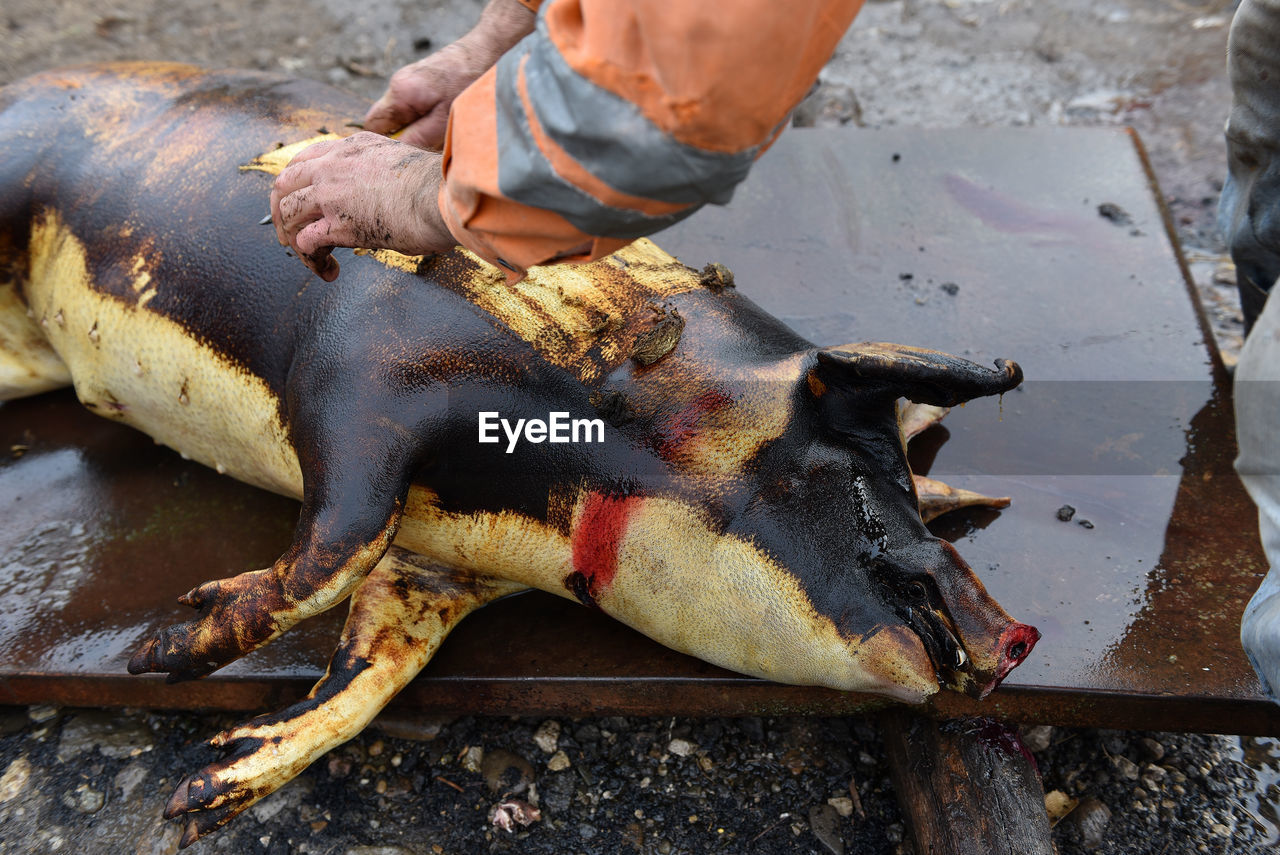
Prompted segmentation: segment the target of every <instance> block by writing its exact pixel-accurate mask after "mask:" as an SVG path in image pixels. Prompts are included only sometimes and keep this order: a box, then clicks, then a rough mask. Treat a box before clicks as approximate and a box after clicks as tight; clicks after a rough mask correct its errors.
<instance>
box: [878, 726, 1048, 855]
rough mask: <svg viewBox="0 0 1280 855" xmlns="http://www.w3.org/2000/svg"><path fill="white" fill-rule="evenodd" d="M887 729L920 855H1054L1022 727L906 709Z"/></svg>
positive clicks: (896, 782)
mask: <svg viewBox="0 0 1280 855" xmlns="http://www.w3.org/2000/svg"><path fill="white" fill-rule="evenodd" d="M880 725H881V734H882V735H883V737H884V743H885V751H886V753H887V755H888V760H889V774H890V776H891V777H892V779H893V786H894V789H895V790H896V791H897V795H898V803H899V804H900V805H901V806H902V814H903V819H904V821H905V823H906V826H907V832H908V834H909V835H910V836H911V838H912V842H913V843H914V844H915V851H916V855H1054V851H1055V850H1054V847H1053V842H1052V840H1051V839H1050V836H1049V818H1048V816H1047V815H1046V814H1045V808H1044V787H1043V785H1042V784H1041V782H1040V773H1039V772H1038V771H1037V770H1036V766H1035V761H1034V760H1033V759H1032V757H1031V754H1030V752H1029V751H1027V749H1026V747H1025V746H1024V745H1023V744H1022V740H1021V739H1020V738H1019V737H1018V731H1017V729H1016V728H1015V727H1014V726H1012V725H1007V724H1003V723H1001V722H997V721H994V720H992V719H960V720H956V721H948V722H936V721H933V720H932V719H927V718H922V717H920V716H917V715H912V714H911V713H907V712H901V711H895V712H891V713H887V714H885V715H884V716H883V717H882V718H881V720H880Z"/></svg>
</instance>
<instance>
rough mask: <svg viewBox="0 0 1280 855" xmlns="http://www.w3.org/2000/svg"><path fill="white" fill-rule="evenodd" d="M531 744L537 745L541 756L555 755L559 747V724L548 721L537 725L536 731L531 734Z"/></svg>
mask: <svg viewBox="0 0 1280 855" xmlns="http://www.w3.org/2000/svg"><path fill="white" fill-rule="evenodd" d="M533 744H534V745H537V746H538V748H539V749H540V750H541V751H542V753H543V754H555V753H556V749H557V748H558V747H559V746H560V722H558V721H554V720H551V719H548V720H547V721H544V722H543V723H542V724H540V725H538V729H537V731H536V732H535V733H534V734H533Z"/></svg>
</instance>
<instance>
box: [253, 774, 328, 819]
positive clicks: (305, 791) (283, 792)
mask: <svg viewBox="0 0 1280 855" xmlns="http://www.w3.org/2000/svg"><path fill="white" fill-rule="evenodd" d="M314 790H315V782H313V781H312V780H311V779H310V778H308V777H305V776H304V777H301V778H294V779H293V780H292V781H290V782H289V783H287V784H285V785H284V786H283V787H281V788H280V789H278V790H276V791H275V792H274V793H272V794H271V795H269V796H267V797H266V798H264V799H263V800H262V801H260V802H258V803H257V804H255V805H254V806H253V807H251V808H249V814H250V815H251V816H253V818H254V819H256V820H257V821H258V822H260V823H262V824H263V825H266V824H267V823H268V822H270V821H271V820H272V819H273V818H274V817H275V815H276V814H278V813H280V812H281V811H285V810H287V811H288V812H289V813H296V812H297V810H298V806H299V805H301V804H302V802H303V800H304V799H305V798H306V797H307V796H309V795H311V793H312V792H313V791H314Z"/></svg>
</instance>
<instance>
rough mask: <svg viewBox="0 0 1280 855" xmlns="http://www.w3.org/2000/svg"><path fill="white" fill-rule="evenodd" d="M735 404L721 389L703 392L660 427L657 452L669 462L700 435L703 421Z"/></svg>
mask: <svg viewBox="0 0 1280 855" xmlns="http://www.w3.org/2000/svg"><path fill="white" fill-rule="evenodd" d="M732 403H733V398H730V397H729V396H728V395H727V394H725V393H724V392H722V391H720V390H719V389H712V390H710V391H707V392H703V393H702V394H701V395H699V396H698V397H697V398H695V399H694V400H693V402H692V403H690V404H689V406H687V407H685V408H684V409H683V410H681V411H680V412H678V413H674V414H672V415H671V416H669V417H667V419H666V420H665V421H663V422H662V423H661V424H660V425H658V440H657V452H658V454H659V455H660V456H661V457H662V458H663V459H664V460H669V459H670V458H672V457H674V456H675V455H676V454H678V453H679V452H680V449H682V448H683V447H684V446H685V444H686V443H688V441H689V440H691V439H693V438H694V437H695V436H697V434H698V427H699V425H700V423H701V422H702V419H703V418H704V417H706V416H707V415H709V414H711V413H714V412H716V411H717V410H719V409H722V408H723V407H726V406H728V405H729V404H732Z"/></svg>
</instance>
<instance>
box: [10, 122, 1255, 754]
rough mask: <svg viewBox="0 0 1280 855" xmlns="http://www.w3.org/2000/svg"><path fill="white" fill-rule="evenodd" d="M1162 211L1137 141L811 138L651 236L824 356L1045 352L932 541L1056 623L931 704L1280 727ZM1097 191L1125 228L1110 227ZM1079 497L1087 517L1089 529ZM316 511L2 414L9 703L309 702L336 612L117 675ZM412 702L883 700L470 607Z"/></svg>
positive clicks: (538, 598) (49, 413)
mask: <svg viewBox="0 0 1280 855" xmlns="http://www.w3.org/2000/svg"><path fill="white" fill-rule="evenodd" d="M1157 199H1158V194H1157V193H1156V191H1155V190H1154V188H1153V186H1152V184H1151V180H1150V177H1149V172H1148V170H1147V168H1146V166H1145V163H1144V160H1143V157H1142V155H1141V151H1140V148H1139V147H1138V146H1137V145H1136V141H1135V140H1134V139H1133V138H1132V137H1130V136H1129V135H1128V134H1127V133H1125V132H1124V131H1120V130H1099V129H1025V130H1008V129H1001V130H956V131H932V132H923V131H916V130H886V131H795V132H791V133H789V134H787V135H786V136H784V137H783V138H782V140H781V141H780V142H779V143H778V145H777V146H776V147H775V148H774V150H772V151H770V152H769V153H768V155H766V157H764V158H763V159H762V161H761V162H760V164H759V165H758V167H757V169H756V171H755V173H754V174H753V175H752V177H751V178H750V179H749V181H748V182H747V184H746V185H745V186H744V187H743V188H741V189H740V190H739V192H738V195H737V198H736V199H735V200H734V203H733V205H732V206H731V207H729V208H727V209H714V210H707V211H703V212H701V213H700V214H698V215H697V216H696V217H694V218H691V219H690V220H689V221H687V222H685V223H684V224H682V225H681V226H680V227H678V228H677V229H674V230H672V231H670V232H668V233H666V234H664V235H663V236H660V242H661V243H662V245H663V246H664V247H665V248H667V249H668V250H670V251H673V252H674V253H676V254H677V255H678V256H679V257H681V258H682V259H683V260H684V261H686V262H688V263H690V264H694V265H701V264H702V263H704V262H706V261H710V260H716V261H721V262H724V263H726V264H727V265H728V266H729V267H730V268H731V269H733V270H734V272H735V273H736V275H737V282H738V287H740V288H741V289H742V290H743V291H745V292H746V293H748V294H750V295H751V296H752V297H754V298H755V299H757V300H758V301H759V302H761V303H762V304H764V305H765V306H766V307H767V308H768V309H769V310H770V311H772V312H774V313H776V314H778V315H780V316H781V317H783V318H784V319H786V320H787V321H788V322H789V323H791V324H792V325H793V326H794V327H796V328H797V329H798V330H800V331H801V332H802V333H804V334H805V335H807V336H808V337H810V338H811V339H813V340H814V341H816V342H819V343H823V344H837V343H844V342H849V341H858V340H863V339H878V340H893V341H901V342H904V343H909V344H919V345H925V346H929V347H935V348H938V349H942V350H950V351H952V352H955V353H961V354H965V355H966V356H969V357H970V358H973V359H976V360H979V361H983V360H988V359H991V358H995V357H997V356H1007V357H1012V358H1015V359H1017V360H1019V361H1020V362H1021V364H1022V365H1023V368H1024V370H1025V372H1026V376H1027V378H1028V380H1027V383H1026V385H1025V386H1024V387H1023V388H1022V389H1020V390H1019V391H1017V392H1015V393H1012V394H1010V395H1008V396H1006V397H1005V399H1004V401H1003V402H1000V401H986V400H984V401H977V402H973V403H971V404H969V405H968V406H966V407H965V408H963V409H960V410H957V411H956V412H953V413H952V414H951V415H950V416H949V417H948V419H947V422H946V426H945V427H944V428H935V429H933V430H932V431H931V432H929V433H927V434H925V435H924V436H922V437H921V438H920V440H921V441H922V443H921V444H920V445H919V447H917V448H915V449H914V450H913V455H912V456H913V462H914V464H915V465H916V466H917V468H918V469H921V470H927V471H928V472H929V473H930V474H931V475H933V476H934V477H941V478H943V479H944V480H948V481H950V482H951V483H954V484H957V485H958V486H965V487H969V488H972V489H978V490H982V491H984V492H988V493H994V494H997V495H1009V496H1012V497H1013V505H1012V506H1011V507H1010V508H1009V509H1007V510H1005V511H1002V512H998V513H997V512H985V511H976V512H966V513H962V514H961V515H957V516H955V517H953V518H951V519H949V520H948V519H945V518H944V519H943V520H939V521H938V522H937V523H935V524H934V527H935V530H936V531H938V533H939V534H942V535H944V536H946V537H949V538H952V539H954V540H955V541H956V543H957V545H958V547H959V549H960V551H961V554H962V555H964V556H965V557H966V558H967V559H968V560H969V561H970V562H971V563H972V564H973V565H974V566H975V567H976V568H977V569H978V571H979V574H980V575H981V576H982V578H983V579H984V581H985V582H986V584H987V586H988V588H989V589H990V590H991V591H992V593H993V594H994V595H995V596H996V598H997V599H998V600H999V601H1000V602H1001V603H1002V604H1003V605H1004V606H1005V607H1006V608H1007V609H1008V610H1009V611H1010V612H1011V613H1012V614H1013V615H1015V616H1016V617H1017V618H1018V619H1020V620H1024V621H1027V622H1029V623H1033V624H1036V625H1037V626H1039V628H1040V629H1041V630H1042V632H1043V633H1044V638H1043V640H1042V641H1041V642H1040V644H1039V646H1038V647H1037V648H1036V651H1035V653H1034V654H1033V656H1032V657H1031V658H1030V659H1029V660H1028V661H1027V662H1026V663H1025V664H1024V665H1023V666H1022V667H1021V668H1019V669H1018V670H1017V671H1015V672H1014V674H1013V675H1012V677H1011V678H1010V680H1009V681H1008V682H1007V683H1006V684H1005V686H1004V687H1003V688H1002V689H1001V690H1000V691H998V692H997V693H995V695H993V696H992V697H991V698H989V699H988V700H987V701H986V702H985V703H981V704H980V703H978V702H976V701H972V700H971V699H968V698H964V697H960V696H951V695H947V696H944V697H940V698H939V699H938V700H937V701H936V702H935V703H934V705H933V709H934V711H936V712H938V713H942V714H954V713H977V712H983V713H986V714H997V715H1000V716H1004V717H1008V718H1013V719H1018V720H1026V721H1040V722H1046V723H1057V724H1091V725H1100V726H1110V727H1157V728H1166V729H1187V730H1222V731H1229V732H1233V733H1275V732H1280V707H1276V706H1274V705H1272V704H1270V703H1269V702H1268V701H1266V700H1265V699H1264V698H1263V697H1262V695H1261V690H1260V687H1259V685H1258V683H1257V681H1256V679H1255V677H1254V676H1253V674H1252V671H1251V670H1250V669H1249V666H1248V664H1247V663H1246V661H1245V659H1244V656H1243V654H1242V653H1241V651H1240V648H1239V643H1238V640H1237V632H1238V621H1239V616H1240V614H1241V612H1242V610H1243V607H1244V603H1245V601H1246V600H1247V598H1248V595H1249V593H1250V592H1251V591H1252V589H1253V587H1254V586H1255V585H1256V583H1257V581H1258V579H1259V578H1260V577H1261V574H1262V573H1263V572H1264V567H1265V565H1264V561H1263V558H1262V554H1261V550H1260V547H1259V545H1258V541H1257V536H1256V533H1255V515H1254V511H1253V508H1252V505H1251V504H1250V503H1249V500H1248V499H1247V497H1246V496H1245V494H1244V492H1243V490H1242V488H1241V487H1240V485H1239V483H1238V482H1237V481H1236V479H1235V478H1234V475H1233V474H1232V472H1231V460H1232V457H1233V456H1234V453H1235V443H1234V437H1233V434H1232V425H1231V416H1230V399H1229V383H1228V381H1227V378H1226V375H1225V374H1224V372H1223V371H1222V368H1221V366H1220V365H1219V364H1218V363H1217V362H1216V360H1215V356H1214V354H1213V351H1212V349H1211V348H1209V347H1207V346H1206V344H1205V335H1206V333H1205V327H1204V324H1203V322H1202V319H1201V318H1200V316H1199V313H1198V309H1197V308H1196V306H1195V304H1194V302H1193V298H1192V297H1191V295H1190V291H1189V289H1188V287H1187V284H1186V280H1185V277H1184V272H1183V270H1182V269H1181V268H1180V266H1179V262H1178V260H1177V256H1176V253H1175V250H1174V248H1173V245H1172V243H1171V240H1170V237H1169V234H1168V232H1167V230H1166V225H1165V222H1164V220H1163V214H1162V211H1161V208H1160V207H1159V204H1158V201H1157ZM1103 203H1110V204H1112V205H1116V206H1119V208H1120V209H1122V210H1123V212H1124V213H1125V214H1126V215H1127V216H1128V218H1130V219H1131V222H1129V223H1123V222H1122V221H1123V219H1124V218H1123V217H1120V216H1118V215H1117V216H1114V217H1112V218H1110V219H1108V218H1105V217H1102V216H1100V215H1099V212H1098V206H1099V205H1100V204H1103ZM1117 221H1121V222H1117ZM11 449H16V450H11ZM1064 505H1070V506H1072V507H1074V508H1075V515H1074V517H1073V519H1071V520H1070V521H1066V522H1064V521H1061V520H1060V519H1059V518H1058V510H1059V509H1060V508H1062V507H1063V506H1064ZM295 514H296V505H294V504H293V503H291V502H288V501H286V500H283V499H280V498H277V497H274V496H270V495H267V494H265V493H261V492H259V491H256V490H253V489H251V488H248V487H245V486H243V485H240V484H237V483H235V482H233V481H231V480H229V479H227V478H224V477H221V476H218V475H216V474H214V473H213V472H211V471H208V470H205V469H203V468H202V467H199V466H196V465H195V464H191V463H187V462H185V461H182V460H181V459H179V458H178V457H177V456H176V455H173V454H171V453H169V452H167V451H164V450H162V449H159V448H156V447H154V446H153V445H152V444H151V442H150V440H148V439H147V438H146V437H144V436H141V435H139V434H136V433H134V432H132V431H129V430H128V429H126V428H122V427H120V426H118V425H115V424H111V423H108V422H106V421H105V420H101V419H98V418H96V417H94V416H92V415H90V414H89V413H87V412H85V411H83V410H81V409H80V408H79V407H78V405H76V403H75V401H74V397H73V396H72V395H71V394H70V393H65V392H64V393H58V394H54V395H47V396H43V397H40V398H36V399H32V400H28V401H19V402H12V403H8V404H4V405H0V520H3V522H2V523H0V560H2V561H3V563H4V567H3V570H2V571H0V648H2V649H4V650H5V651H6V656H5V657H4V661H3V662H0V702H11V703H30V702H37V701H41V702H60V703H75V704H90V705H140V706H155V707H201V708H224V709H255V708H261V707H269V706H276V705H279V704H282V703H284V702H286V701H287V700H289V699H291V698H294V697H297V696H300V695H302V694H304V693H305V692H306V690H307V689H308V688H309V687H310V684H311V683H312V682H313V681H314V680H315V679H316V678H318V676H319V675H320V673H321V672H322V670H323V667H324V664H325V662H326V659H327V655H328V652H329V650H331V649H332V646H333V643H334V640H335V638H336V636H337V633H338V629H339V625H340V622H341V615H340V614H336V613H332V614H329V615H325V616H322V617H321V618H318V619H316V620H313V621H311V622H309V623H308V624H306V625H304V626H302V627H300V628H298V629H296V630H294V631H293V632H290V633H289V634H287V635H286V636H284V637H283V638H281V639H280V640H278V641H277V642H275V643H274V644H272V645H271V646H269V647H268V648H266V649H265V650H262V651H259V652H258V653H255V654H253V655H251V656H249V657H247V658H246V659H244V660H242V661H240V662H237V663H235V664H234V665H232V666H230V667H229V668H227V669H225V670H224V671H223V672H220V673H219V674H217V675H215V676H213V677H210V678H208V679H206V680H203V681H199V682H196V683H189V684H182V685H176V686H168V685H165V684H164V683H163V681H162V679H160V678H158V677H130V676H128V675H127V674H126V673H125V669H124V664H125V661H126V660H127V658H128V655H129V653H130V652H131V651H132V649H133V647H134V646H135V645H136V644H137V643H138V642H139V641H140V640H141V639H143V638H144V637H146V636H147V635H148V634H150V633H151V632H152V631H153V630H154V629H156V628H157V627H159V626H161V625H163V624H166V623H170V622H172V621H174V620H178V619H181V618H182V617H183V609H182V608H181V607H180V606H178V605H176V604H175V602H174V600H175V598H176V596H177V595H178V594H180V593H182V592H184V591H185V590H187V589H188V588H190V587H192V586H194V585H196V584H197V583H199V582H201V581H204V580H205V579H209V578H216V577H220V576H224V575H228V574H230V573H234V572H239V571H242V570H246V569H252V568H257V567H260V566H264V565H265V564H267V563H269V561H270V560H271V559H273V558H274V557H275V556H276V555H277V554H279V552H280V551H281V550H282V549H283V548H284V546H285V545H286V543H287V542H288V538H289V534H290V531H291V528H292V524H293V519H294V516H295ZM1082 520H1087V521H1088V522H1089V523H1090V525H1091V526H1092V527H1091V528H1089V527H1085V526H1084V525H1082V524H1080V523H1081V521H1082ZM336 611H340V610H335V612H336ZM397 703H398V704H399V705H401V706H403V707H410V708H415V709H423V710H428V709H429V710H433V711H455V712H491V713H509V712H522V713H531V714H532V713H551V712H555V713H560V714H587V713H601V712H609V711H616V712H625V713H669V714H673V713H686V714H688V713H706V714H716V713H727V714H733V713H770V714H772V713H793V712H794V713H852V712H861V711H867V710H870V709H874V708H876V707H878V706H880V705H881V702H880V701H878V700H876V699H873V698H868V697H865V696H858V695H848V694H841V693H837V692H832V691H827V690H819V689H812V688H804V687H786V686H777V685H773V684H769V683H765V682H762V681H759V680H753V679H749V678H744V677H738V676H736V675H733V674H729V673H727V672H724V671H722V670H719V669H717V668H714V667H712V666H710V665H706V664H704V663H701V662H698V661H696V660H693V659H690V658H689V657H686V656H683V655H680V654H677V653H674V652H672V651H669V650H666V649H664V648H662V647H660V646H658V645H656V644H654V643H652V642H650V641H648V640H647V639H645V638H643V637H641V636H639V635H637V634H636V633H634V632H632V631H631V630H628V629H626V628H625V627H622V626H620V625H618V624H614V623H612V622H611V621H609V620H608V619H607V618H604V617H602V616H601V615H599V614H596V613H594V612H590V611H588V610H586V609H584V608H581V607H578V606H576V605H574V604H573V603H569V602H565V601H563V600H559V599H557V598H554V597H550V596H548V595H543V594H536V593H535V594H527V595H520V596H517V597H514V598H511V599H508V600H505V601H502V602H499V603H497V604H495V605H493V606H491V607H489V608H487V609H485V610H483V611H482V612H480V613H478V614H476V615H474V616H472V617H471V618H468V619H467V620H466V621H465V622H464V623H463V624H462V626H461V627H459V629H458V630H457V631H456V632H455V633H454V635H453V636H452V637H451V638H450V640H449V641H448V642H447V643H446V645H445V647H444V649H443V650H442V651H441V653H440V654H439V656H438V657H437V658H436V660H435V661H434V662H433V663H432V664H431V665H430V666H429V667H428V669H427V671H426V672H425V673H424V674H423V676H422V677H420V678H419V679H418V680H417V681H415V682H414V683H413V684H412V685H411V686H410V687H409V688H408V689H406V691H405V692H404V693H403V694H402V696H401V697H400V699H398V701H397Z"/></svg>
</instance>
